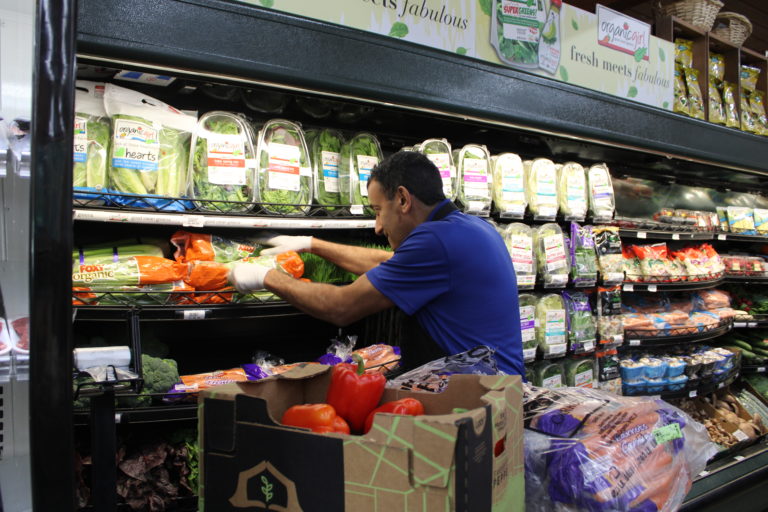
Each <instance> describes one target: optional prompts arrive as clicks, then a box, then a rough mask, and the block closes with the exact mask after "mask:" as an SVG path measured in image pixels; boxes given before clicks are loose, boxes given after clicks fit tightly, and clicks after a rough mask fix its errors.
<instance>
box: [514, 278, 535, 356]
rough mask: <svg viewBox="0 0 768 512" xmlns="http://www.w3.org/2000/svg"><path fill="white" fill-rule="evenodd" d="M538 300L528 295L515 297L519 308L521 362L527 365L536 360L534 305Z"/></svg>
mask: <svg viewBox="0 0 768 512" xmlns="http://www.w3.org/2000/svg"><path fill="white" fill-rule="evenodd" d="M537 302H538V299H537V298H536V296H535V295H532V294H530V293H521V294H520V295H518V297H517V303H518V305H519V307H520V337H521V338H522V341H523V360H524V361H525V362H526V363H527V362H529V361H533V360H534V359H536V347H537V346H538V345H537V343H536V303H537Z"/></svg>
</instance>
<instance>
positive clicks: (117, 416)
mask: <svg viewBox="0 0 768 512" xmlns="http://www.w3.org/2000/svg"><path fill="white" fill-rule="evenodd" d="M122 419H123V413H121V412H116V413H115V423H120V422H121V421H122Z"/></svg>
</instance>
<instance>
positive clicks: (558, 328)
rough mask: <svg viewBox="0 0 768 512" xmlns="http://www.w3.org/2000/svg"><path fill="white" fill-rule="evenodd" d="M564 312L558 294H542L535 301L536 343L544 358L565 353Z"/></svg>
mask: <svg viewBox="0 0 768 512" xmlns="http://www.w3.org/2000/svg"><path fill="white" fill-rule="evenodd" d="M565 314H566V313H565V304H564V303H563V298H562V297H561V296H560V295H556V294H549V295H544V296H543V297H541V298H540V299H539V301H538V302H537V303H536V343H537V344H538V346H539V352H540V353H541V355H542V356H543V357H544V359H549V358H553V357H561V356H563V355H565V352H566V350H567V348H568V338H567V334H566V325H565Z"/></svg>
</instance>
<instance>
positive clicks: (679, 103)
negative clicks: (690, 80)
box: [672, 64, 691, 116]
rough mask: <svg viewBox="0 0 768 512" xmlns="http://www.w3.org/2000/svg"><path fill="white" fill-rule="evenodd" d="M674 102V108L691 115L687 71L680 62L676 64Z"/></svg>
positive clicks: (676, 110)
mask: <svg viewBox="0 0 768 512" xmlns="http://www.w3.org/2000/svg"><path fill="white" fill-rule="evenodd" d="M674 95H675V99H674V104H673V107H672V110H673V111H675V112H679V113H681V114H685V115H687V116H689V115H691V108H690V106H689V105H688V90H687V89H686V88H685V73H683V68H682V67H681V66H680V65H679V64H675V89H674Z"/></svg>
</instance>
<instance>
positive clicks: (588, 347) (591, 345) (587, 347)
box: [584, 341, 595, 352]
mask: <svg viewBox="0 0 768 512" xmlns="http://www.w3.org/2000/svg"><path fill="white" fill-rule="evenodd" d="M593 350H595V342H594V341H585V342H584V352H592V351H593Z"/></svg>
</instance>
